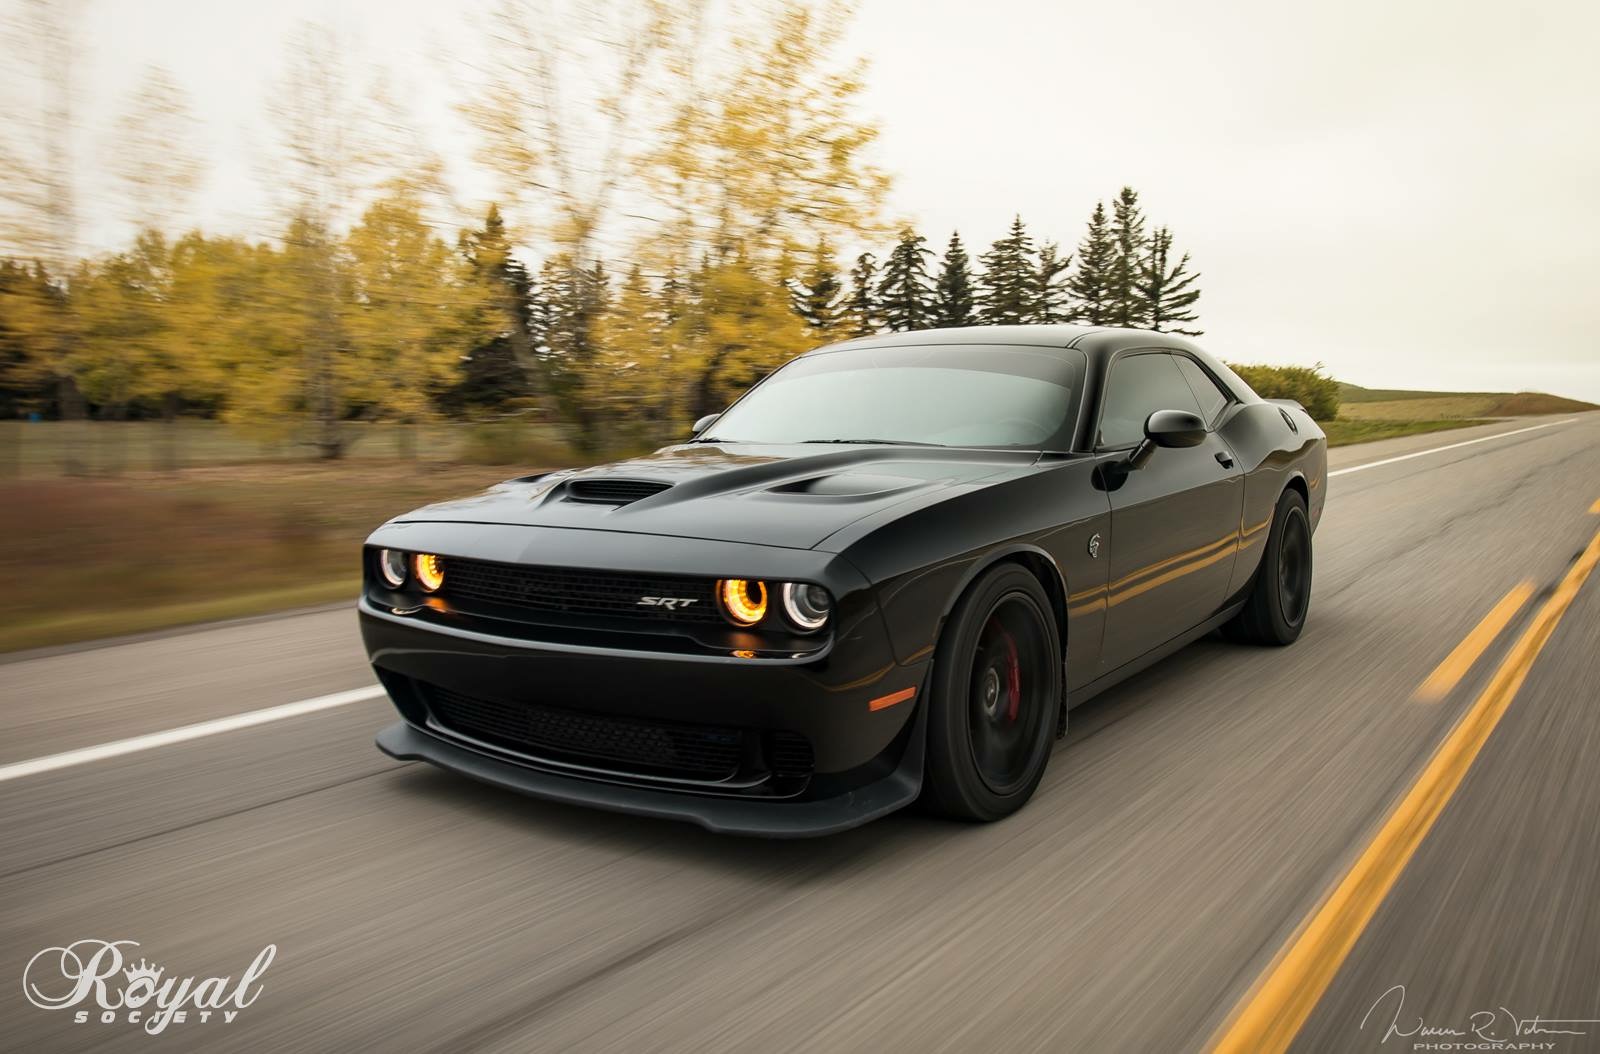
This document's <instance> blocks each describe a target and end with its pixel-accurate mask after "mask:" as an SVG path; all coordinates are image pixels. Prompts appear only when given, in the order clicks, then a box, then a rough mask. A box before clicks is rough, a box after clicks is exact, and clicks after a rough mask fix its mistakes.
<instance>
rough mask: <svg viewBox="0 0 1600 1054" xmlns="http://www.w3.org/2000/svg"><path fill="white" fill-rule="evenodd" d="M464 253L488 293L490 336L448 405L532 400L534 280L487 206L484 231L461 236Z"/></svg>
mask: <svg viewBox="0 0 1600 1054" xmlns="http://www.w3.org/2000/svg"><path fill="white" fill-rule="evenodd" d="M461 252H462V254H463V255H464V256H465V257H466V258H467V260H468V261H469V262H470V263H471V264H472V269H473V272H474V274H475V275H476V277H477V279H478V281H479V282H480V283H482V285H483V287H484V288H485V289H487V290H488V291H489V298H488V303H487V304H486V305H485V307H486V312H485V313H486V314H487V316H488V317H487V318H486V319H485V320H484V326H483V328H484V330H485V334H486V335H485V339H483V340H481V341H479V342H478V343H477V344H476V345H475V346H474V347H473V348H472V349H471V350H470V351H468V352H467V356H466V361H465V362H464V363H463V364H462V377H461V382H460V383H459V384H458V385H457V386H456V388H455V390H454V391H452V392H451V393H450V394H449V395H448V396H447V397H446V399H445V400H444V401H445V403H446V404H447V405H448V406H450V407H452V408H458V407H468V406H478V407H498V406H503V405H504V404H505V403H507V402H508V401H510V400H512V399H516V398H518V397H521V396H525V395H526V394H528V390H529V387H530V386H529V383H528V381H529V377H528V372H527V369H526V368H525V366H526V365H528V364H531V363H532V361H533V357H534V356H533V348H534V346H535V345H536V344H537V343H538V342H537V340H536V339H535V334H534V326H533V321H534V310H533V276H532V275H530V274H529V273H528V268H527V267H526V266H524V265H523V263H522V261H521V260H518V259H517V258H516V256H514V255H513V254H512V252H511V242H510V238H509V237H508V236H507V233H506V224H505V220H504V219H503V218H501V215H500V208H499V206H497V205H490V206H489V214H488V216H486V217H485V218H484V221H483V229H482V230H477V231H470V232H466V233H463V234H462V236H461ZM519 344H520V345H521V350H522V357H519V355H518V345H519Z"/></svg>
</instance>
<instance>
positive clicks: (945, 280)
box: [933, 232, 978, 329]
mask: <svg viewBox="0 0 1600 1054" xmlns="http://www.w3.org/2000/svg"><path fill="white" fill-rule="evenodd" d="M933 299H934V307H933V314H934V322H933V324H934V325H935V326H936V327H938V328H941V329H954V328H957V327H960V326H975V325H977V324H978V313H977V305H976V303H975V301H974V298H973V292H972V264H971V262H970V261H969V260H968V259H967V248H966V246H964V245H962V244H961V235H960V233H959V232H956V233H952V234H951V235H950V244H949V246H947V247H946V248H945V251H944V263H943V264H942V265H941V266H940V268H939V281H938V282H937V284H935V286H934V290H933Z"/></svg>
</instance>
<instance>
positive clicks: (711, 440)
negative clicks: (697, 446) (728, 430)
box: [689, 436, 740, 443]
mask: <svg viewBox="0 0 1600 1054" xmlns="http://www.w3.org/2000/svg"><path fill="white" fill-rule="evenodd" d="M689 442H691V443H737V442H740V440H737V439H723V438H722V437H721V436H706V437H705V438H704V439H691V440H689Z"/></svg>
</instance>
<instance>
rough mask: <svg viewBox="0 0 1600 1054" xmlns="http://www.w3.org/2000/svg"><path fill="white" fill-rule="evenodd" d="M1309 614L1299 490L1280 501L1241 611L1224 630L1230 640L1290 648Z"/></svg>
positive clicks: (1307, 524)
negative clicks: (1254, 577) (1252, 582)
mask: <svg viewBox="0 0 1600 1054" xmlns="http://www.w3.org/2000/svg"><path fill="white" fill-rule="evenodd" d="M1310 610H1311V521H1310V520H1309V519H1308V518H1307V516H1306V502H1305V499H1304V498H1302V497H1301V496H1300V492H1299V491H1297V490H1286V491H1284V492H1283V494H1282V496H1280V497H1279V498H1278V507H1277V509H1276V510H1275V511H1274V513H1273V517H1272V531H1271V532H1270V533H1269V534H1268V535H1267V551H1266V552H1265V553H1264V554H1262V557H1261V568H1260V570H1258V571H1257V572H1256V580H1255V584H1254V585H1253V586H1252V587H1251V589H1250V596H1249V597H1248V599H1246V600H1245V604H1244V608H1243V610H1241V611H1240V612H1239V614H1237V615H1235V616H1234V617H1233V619H1232V621H1230V622H1229V623H1228V624H1227V625H1226V626H1225V627H1223V629H1224V631H1225V632H1226V634H1227V636H1228V637H1229V638H1230V639H1232V640H1237V641H1243V642H1247V643H1252V644H1278V645H1282V644H1293V643H1294V641H1295V640H1296V639H1297V638H1298V637H1299V636H1300V631H1301V630H1302V629H1303V628H1305V624H1306V615H1307V613H1308V612H1309V611H1310Z"/></svg>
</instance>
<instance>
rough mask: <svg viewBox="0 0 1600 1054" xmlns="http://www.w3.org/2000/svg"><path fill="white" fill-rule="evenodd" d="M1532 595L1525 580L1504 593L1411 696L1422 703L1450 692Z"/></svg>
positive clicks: (1436, 700) (1531, 584)
mask: <svg viewBox="0 0 1600 1054" xmlns="http://www.w3.org/2000/svg"><path fill="white" fill-rule="evenodd" d="M1531 596H1533V583H1532V582H1522V583H1519V584H1518V585H1517V586H1516V587H1515V588H1514V589H1512V590H1511V592H1509V593H1507V594H1506V595H1505V596H1503V597H1501V598H1500V603H1498V604H1496V605H1495V606H1494V607H1492V608H1490V609H1489V613H1488V614H1487V615H1485V616H1483V621H1482V622H1480V623H1478V624H1477V625H1476V626H1474V627H1473V629H1472V632H1471V633H1469V634H1467V635H1466V638H1465V639H1463V640H1462V642H1461V643H1460V644H1457V645H1456V647H1455V650H1454V651H1452V652H1451V653H1450V654H1449V655H1446V656H1445V657H1444V661H1443V662H1441V663H1440V664H1439V665H1438V666H1437V667H1436V668H1435V669H1434V671H1433V672H1432V673H1430V674H1429V675H1428V679H1427V680H1426V681H1423V682H1422V684H1421V685H1420V686H1419V687H1418V688H1417V690H1416V693H1415V694H1414V695H1412V697H1411V698H1413V699H1415V700H1416V701H1417V702H1419V703H1436V702H1438V701H1439V700H1440V699H1443V698H1444V697H1445V696H1447V695H1449V694H1450V690H1451V689H1453V688H1454V687H1455V686H1456V685H1457V684H1459V683H1460V682H1461V678H1463V677H1465V676H1466V675H1467V671H1468V670H1470V669H1472V664H1473V663H1475V662H1477V661H1478V657H1479V656H1480V655H1482V654H1483V652H1484V649H1485V648H1487V647H1488V646H1489V645H1490V644H1492V643H1494V639H1495V638H1496V637H1498V636H1500V631H1501V630H1503V629H1505V628H1506V625H1507V623H1509V622H1510V621H1511V620H1512V618H1514V617H1515V616H1516V614H1517V612H1519V611H1521V610H1522V605H1524V604H1526V603H1527V602H1528V598H1529V597H1531Z"/></svg>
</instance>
